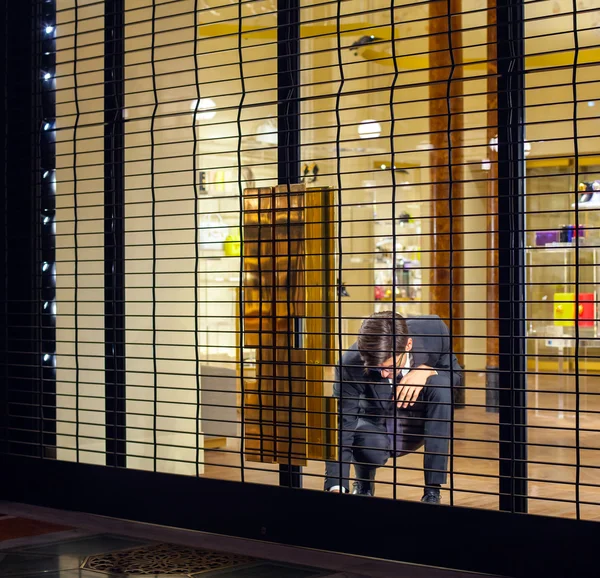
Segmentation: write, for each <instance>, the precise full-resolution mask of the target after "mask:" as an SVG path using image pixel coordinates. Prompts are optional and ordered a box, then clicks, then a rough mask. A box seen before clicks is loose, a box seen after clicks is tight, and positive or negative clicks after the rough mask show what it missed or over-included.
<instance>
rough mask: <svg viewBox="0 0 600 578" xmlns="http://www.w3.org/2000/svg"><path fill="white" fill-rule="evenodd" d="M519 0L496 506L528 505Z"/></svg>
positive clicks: (502, 63)
mask: <svg viewBox="0 0 600 578" xmlns="http://www.w3.org/2000/svg"><path fill="white" fill-rule="evenodd" d="M524 16H525V15H524V3H523V0H498V2H497V21H498V38H497V40H498V231H499V237H498V262H499V279H500V287H499V297H500V308H499V329H500V332H499V335H500V363H499V367H500V384H499V402H500V411H499V424H500V432H499V435H500V437H499V439H500V509H502V510H506V511H510V512H526V511H527V445H526V443H527V437H526V436H527V431H526V388H527V379H526V365H525V363H526V343H525V337H526V325H525V250H524V243H525V222H524V220H525V218H524V217H525V213H524V204H525V147H524V145H525V119H524V116H525V115H524V107H525V86H524V85H525V77H524V70H525V42H524V37H525V34H524Z"/></svg>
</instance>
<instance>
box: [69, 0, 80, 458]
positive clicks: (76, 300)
mask: <svg viewBox="0 0 600 578" xmlns="http://www.w3.org/2000/svg"><path fill="white" fill-rule="evenodd" d="M73 21H74V22H73V26H74V32H73V94H74V100H75V124H74V126H73V141H72V142H73V166H72V167H71V169H72V174H73V250H74V256H73V285H74V289H73V324H74V328H75V329H74V362H75V456H76V461H77V462H78V461H79V402H80V399H79V398H80V396H79V377H80V372H79V242H78V239H77V236H78V234H79V227H78V224H79V221H78V213H79V211H78V208H79V207H78V200H79V199H78V196H77V195H78V192H79V191H78V190H77V185H78V182H77V161H78V156H77V154H78V150H77V136H78V134H77V133H78V129H79V120H80V118H81V113H80V110H79V83H78V79H77V74H78V71H77V60H78V58H79V50H78V46H77V45H78V43H79V0H75V5H74V13H73Z"/></svg>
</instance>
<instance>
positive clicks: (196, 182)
mask: <svg viewBox="0 0 600 578" xmlns="http://www.w3.org/2000/svg"><path fill="white" fill-rule="evenodd" d="M198 10H199V6H198V0H195V1H194V24H193V27H194V44H193V50H194V85H195V88H196V106H195V107H194V114H193V115H192V138H193V142H194V144H193V151H192V175H193V176H192V179H193V186H194V241H195V242H194V361H195V364H194V366H195V373H196V422H195V424H194V425H195V428H194V431H195V433H196V436H195V439H194V445H195V446H196V456H195V459H196V476H198V477H200V418H201V417H202V389H201V382H200V350H199V349H200V343H199V341H198V337H199V333H200V327H199V323H198V322H199V317H200V312H199V310H198V305H199V294H198V273H199V268H200V246H199V243H198V231H199V229H200V219H199V215H198V205H199V203H200V186H201V185H200V183H199V179H198V176H199V172H200V171H199V170H198V129H197V127H196V122H197V120H196V119H197V116H198V110H199V109H200V98H201V96H202V95H201V94H200V75H199V72H198V69H199V68H200V62H199V59H198V34H199V31H198V26H200V22H199V19H198Z"/></svg>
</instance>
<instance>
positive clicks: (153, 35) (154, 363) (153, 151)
mask: <svg viewBox="0 0 600 578" xmlns="http://www.w3.org/2000/svg"><path fill="white" fill-rule="evenodd" d="M156 4H157V0H152V31H151V39H152V40H151V47H150V50H151V57H150V61H151V66H152V95H153V99H154V106H153V108H152V118H151V120H150V191H151V193H152V370H153V371H152V375H153V377H152V380H153V409H152V448H153V449H152V452H153V454H152V455H153V460H152V463H153V469H154V471H155V472H156V471H157V464H156V459H157V453H158V445H157V443H158V439H157V432H156V428H157V427H158V417H157V414H158V365H157V363H158V362H157V359H156V179H155V175H154V168H155V164H156V163H155V154H156V147H155V138H154V136H155V135H154V127H155V125H156V113H157V112H158V91H157V86H156Z"/></svg>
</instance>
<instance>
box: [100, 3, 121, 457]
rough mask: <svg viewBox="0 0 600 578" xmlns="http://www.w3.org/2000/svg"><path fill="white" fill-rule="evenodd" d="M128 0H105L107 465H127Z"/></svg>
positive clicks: (105, 353) (105, 354)
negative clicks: (126, 134) (126, 16)
mask: <svg viewBox="0 0 600 578" xmlns="http://www.w3.org/2000/svg"><path fill="white" fill-rule="evenodd" d="M124 110H125V0H106V2H105V3H104V339H105V342H104V356H105V379H106V386H105V387H106V389H105V391H106V401H105V411H106V465H107V466H116V467H121V468H124V467H125V466H126V448H125V445H126V441H125V440H126V438H125V436H126V429H125V428H126V423H125V420H126V407H125V403H126V402H125V220H124V219H125V118H124Z"/></svg>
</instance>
